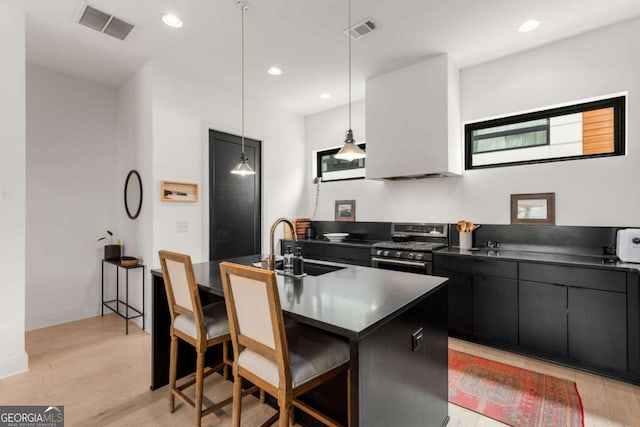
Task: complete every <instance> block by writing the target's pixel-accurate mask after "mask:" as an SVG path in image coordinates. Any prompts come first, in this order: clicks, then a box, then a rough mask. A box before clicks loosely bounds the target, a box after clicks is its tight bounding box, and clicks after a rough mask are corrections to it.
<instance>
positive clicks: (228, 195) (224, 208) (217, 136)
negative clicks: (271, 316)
mask: <svg viewBox="0 0 640 427" xmlns="http://www.w3.org/2000/svg"><path fill="white" fill-rule="evenodd" d="M244 151H245V154H246V156H247V158H248V159H249V164H250V165H251V167H252V168H253V169H254V170H255V171H256V174H255V175H248V176H240V175H233V174H231V173H230V171H231V169H232V168H233V167H234V166H235V165H236V164H237V163H238V162H239V161H240V153H241V152H242V148H241V140H240V137H238V136H235V135H230V134H228V133H223V132H217V131H213V130H211V131H209V184H210V185H209V260H218V259H225V258H232V257H238V256H244V255H251V254H259V253H260V252H261V246H260V240H261V228H260V224H261V215H260V214H261V211H260V206H261V203H260V186H261V185H260V184H261V165H260V162H261V153H260V141H256V140H253V139H247V138H245V148H244Z"/></svg>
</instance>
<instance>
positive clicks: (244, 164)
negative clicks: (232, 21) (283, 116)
mask: <svg viewBox="0 0 640 427" xmlns="http://www.w3.org/2000/svg"><path fill="white" fill-rule="evenodd" d="M234 1H235V3H236V6H237V7H239V8H240V17H241V20H242V24H241V28H242V36H241V45H242V47H241V57H242V59H241V64H242V66H241V74H240V75H241V79H240V80H241V82H242V89H241V93H242V120H241V122H242V137H241V138H242V154H241V155H240V163H238V164H237V165H236V166H235V167H234V168H233V169H231V173H232V174H235V175H241V176H246V175H255V174H256V172H255V171H254V170H253V168H252V167H251V166H250V165H249V159H247V156H246V155H245V154H244V12H245V11H246V10H248V9H249V3H248V2H247V1H245V0H234Z"/></svg>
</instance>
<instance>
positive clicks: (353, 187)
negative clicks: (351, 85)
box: [302, 101, 393, 221]
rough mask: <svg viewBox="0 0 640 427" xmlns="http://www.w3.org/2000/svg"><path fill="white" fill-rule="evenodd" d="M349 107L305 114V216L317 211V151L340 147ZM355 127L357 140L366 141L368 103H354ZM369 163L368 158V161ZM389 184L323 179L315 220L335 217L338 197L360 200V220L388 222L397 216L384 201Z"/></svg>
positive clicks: (357, 206) (353, 123)
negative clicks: (314, 181)
mask: <svg viewBox="0 0 640 427" xmlns="http://www.w3.org/2000/svg"><path fill="white" fill-rule="evenodd" d="M347 114H348V110H347V108H346V107H338V108H333V109H331V110H327V111H323V112H321V113H318V114H313V115H310V116H307V117H305V139H306V143H307V154H306V157H305V164H306V173H305V175H304V184H305V186H306V188H307V193H306V209H303V210H302V212H303V213H304V215H305V216H310V215H312V214H313V211H314V206H315V201H316V185H315V184H313V183H312V180H313V177H314V176H313V172H312V171H313V170H314V167H313V163H314V162H315V159H314V158H313V155H312V152H313V151H314V150H320V149H327V148H333V147H340V146H341V145H342V143H343V141H344V137H345V131H346V130H347V128H348V126H349V125H348V115H347ZM351 114H352V115H351V127H352V129H353V136H354V138H355V140H356V141H357V142H362V141H366V137H365V103H364V101H359V102H354V103H353V104H352V106H351ZM365 166H366V160H365ZM388 196H389V194H388V189H387V186H386V183H384V182H382V181H373V180H353V181H335V182H323V183H321V184H320V197H319V201H318V210H317V213H316V216H315V217H313V219H315V220H331V221H332V220H333V219H334V213H335V204H334V202H335V201H336V200H355V201H356V221H369V220H371V221H388V218H390V217H391V215H393V210H392V207H391V206H390V205H389V204H387V203H384V202H381V201H383V200H384V199H385V198H386V197H388Z"/></svg>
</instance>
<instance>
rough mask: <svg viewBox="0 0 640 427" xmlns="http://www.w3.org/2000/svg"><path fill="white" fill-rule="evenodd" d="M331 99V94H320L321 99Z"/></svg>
mask: <svg viewBox="0 0 640 427" xmlns="http://www.w3.org/2000/svg"><path fill="white" fill-rule="evenodd" d="M329 98H331V94H330V93H327V92H324V93H321V94H320V99H329Z"/></svg>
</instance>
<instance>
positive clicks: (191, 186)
mask: <svg viewBox="0 0 640 427" xmlns="http://www.w3.org/2000/svg"><path fill="white" fill-rule="evenodd" d="M160 200H162V201H163V202H197V201H199V200H200V191H199V184H198V183H195V182H182V181H160Z"/></svg>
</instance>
